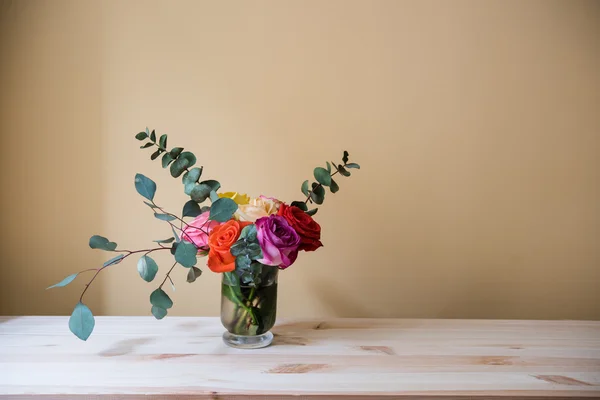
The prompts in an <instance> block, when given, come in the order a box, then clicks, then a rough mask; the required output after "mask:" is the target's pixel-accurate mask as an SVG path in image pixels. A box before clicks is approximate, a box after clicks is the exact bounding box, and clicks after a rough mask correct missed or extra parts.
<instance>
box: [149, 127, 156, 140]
mask: <svg viewBox="0 0 600 400" xmlns="http://www.w3.org/2000/svg"><path fill="white" fill-rule="evenodd" d="M150 140H152V141H153V142H154V143H156V132H155V131H154V129H152V133H150Z"/></svg>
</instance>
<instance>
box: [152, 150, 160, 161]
mask: <svg viewBox="0 0 600 400" xmlns="http://www.w3.org/2000/svg"><path fill="white" fill-rule="evenodd" d="M160 153H162V152H161V151H160V149H158V150H156V151H155V152H154V153H152V155H151V156H150V159H151V160H156V159H157V158H158V156H160Z"/></svg>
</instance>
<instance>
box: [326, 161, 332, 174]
mask: <svg viewBox="0 0 600 400" xmlns="http://www.w3.org/2000/svg"><path fill="white" fill-rule="evenodd" d="M325 163H326V164H327V172H329V173H330V174H331V164H329V161H325Z"/></svg>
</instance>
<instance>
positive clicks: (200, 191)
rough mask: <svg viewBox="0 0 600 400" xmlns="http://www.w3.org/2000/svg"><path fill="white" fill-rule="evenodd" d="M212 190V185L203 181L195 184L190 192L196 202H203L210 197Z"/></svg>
mask: <svg viewBox="0 0 600 400" xmlns="http://www.w3.org/2000/svg"><path fill="white" fill-rule="evenodd" d="M211 191H212V188H211V187H210V186H208V185H205V184H203V183H201V184H199V185H196V186H194V188H193V189H192V191H191V193H190V197H191V198H192V200H193V201H195V202H196V203H202V202H203V201H205V200H206V199H208V197H209V196H210V192H211Z"/></svg>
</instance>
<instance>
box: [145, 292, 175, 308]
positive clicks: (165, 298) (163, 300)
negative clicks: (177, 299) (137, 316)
mask: <svg viewBox="0 0 600 400" xmlns="http://www.w3.org/2000/svg"><path fill="white" fill-rule="evenodd" d="M150 304H152V305H153V306H155V307H160V308H163V309H165V310H168V309H169V308H171V307H173V300H171V298H170V297H169V295H168V294H167V293H166V292H165V291H164V290H162V289H161V288H158V289H156V290H155V291H154V292H152V293H151V294H150Z"/></svg>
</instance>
